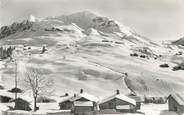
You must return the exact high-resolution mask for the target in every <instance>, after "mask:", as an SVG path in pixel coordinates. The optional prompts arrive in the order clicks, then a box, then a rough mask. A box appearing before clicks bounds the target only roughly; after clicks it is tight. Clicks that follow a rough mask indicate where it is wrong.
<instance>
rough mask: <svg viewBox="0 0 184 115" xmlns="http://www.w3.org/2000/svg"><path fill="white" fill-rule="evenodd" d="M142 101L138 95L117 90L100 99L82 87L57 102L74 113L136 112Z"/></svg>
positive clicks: (62, 107) (61, 107)
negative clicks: (124, 93) (127, 94)
mask: <svg viewBox="0 0 184 115" xmlns="http://www.w3.org/2000/svg"><path fill="white" fill-rule="evenodd" d="M142 102H143V101H142V100H141V98H140V97H138V96H125V95H123V94H120V92H119V90H117V91H116V93H115V94H113V95H111V96H109V97H106V98H104V99H102V100H99V98H97V97H95V96H93V95H90V94H88V93H85V92H84V91H83V89H81V90H80V93H78V94H74V95H73V96H70V97H67V98H65V99H64V100H62V101H60V102H59V107H60V109H61V110H71V112H72V113H74V114H75V115H77V114H79V115H81V114H85V113H90V112H91V113H95V112H100V113H104V114H105V113H112V112H114V113H117V112H120V113H121V112H136V110H138V109H140V105H141V103H142Z"/></svg>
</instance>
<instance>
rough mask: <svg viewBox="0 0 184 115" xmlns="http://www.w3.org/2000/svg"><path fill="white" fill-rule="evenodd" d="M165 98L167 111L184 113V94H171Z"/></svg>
mask: <svg viewBox="0 0 184 115" xmlns="http://www.w3.org/2000/svg"><path fill="white" fill-rule="evenodd" d="M167 99H168V108H169V111H174V112H177V113H178V114H183V113H184V94H171V95H169V96H168V98H167Z"/></svg>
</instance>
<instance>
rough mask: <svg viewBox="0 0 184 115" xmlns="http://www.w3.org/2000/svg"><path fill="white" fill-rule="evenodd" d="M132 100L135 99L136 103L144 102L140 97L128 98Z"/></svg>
mask: <svg viewBox="0 0 184 115" xmlns="http://www.w3.org/2000/svg"><path fill="white" fill-rule="evenodd" d="M128 97H130V98H132V99H134V100H135V101H136V102H143V98H141V97H140V96H128Z"/></svg>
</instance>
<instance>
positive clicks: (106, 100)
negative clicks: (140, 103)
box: [99, 94, 136, 105]
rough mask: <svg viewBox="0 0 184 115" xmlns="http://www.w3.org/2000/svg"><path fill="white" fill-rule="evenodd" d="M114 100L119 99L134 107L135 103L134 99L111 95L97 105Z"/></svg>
mask: <svg viewBox="0 0 184 115" xmlns="http://www.w3.org/2000/svg"><path fill="white" fill-rule="evenodd" d="M115 98H117V99H120V100H122V101H125V102H127V103H129V104H132V105H136V101H135V100H134V99H132V98H129V97H127V96H125V95H122V94H115V95H112V96H110V97H107V98H105V99H103V100H102V101H100V103H99V104H103V103H105V102H108V101H110V100H112V99H115Z"/></svg>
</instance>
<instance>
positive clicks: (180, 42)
mask: <svg viewBox="0 0 184 115" xmlns="http://www.w3.org/2000/svg"><path fill="white" fill-rule="evenodd" d="M172 43H173V44H175V45H182V46H184V37H182V38H180V39H178V40H176V41H173V42H172Z"/></svg>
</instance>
